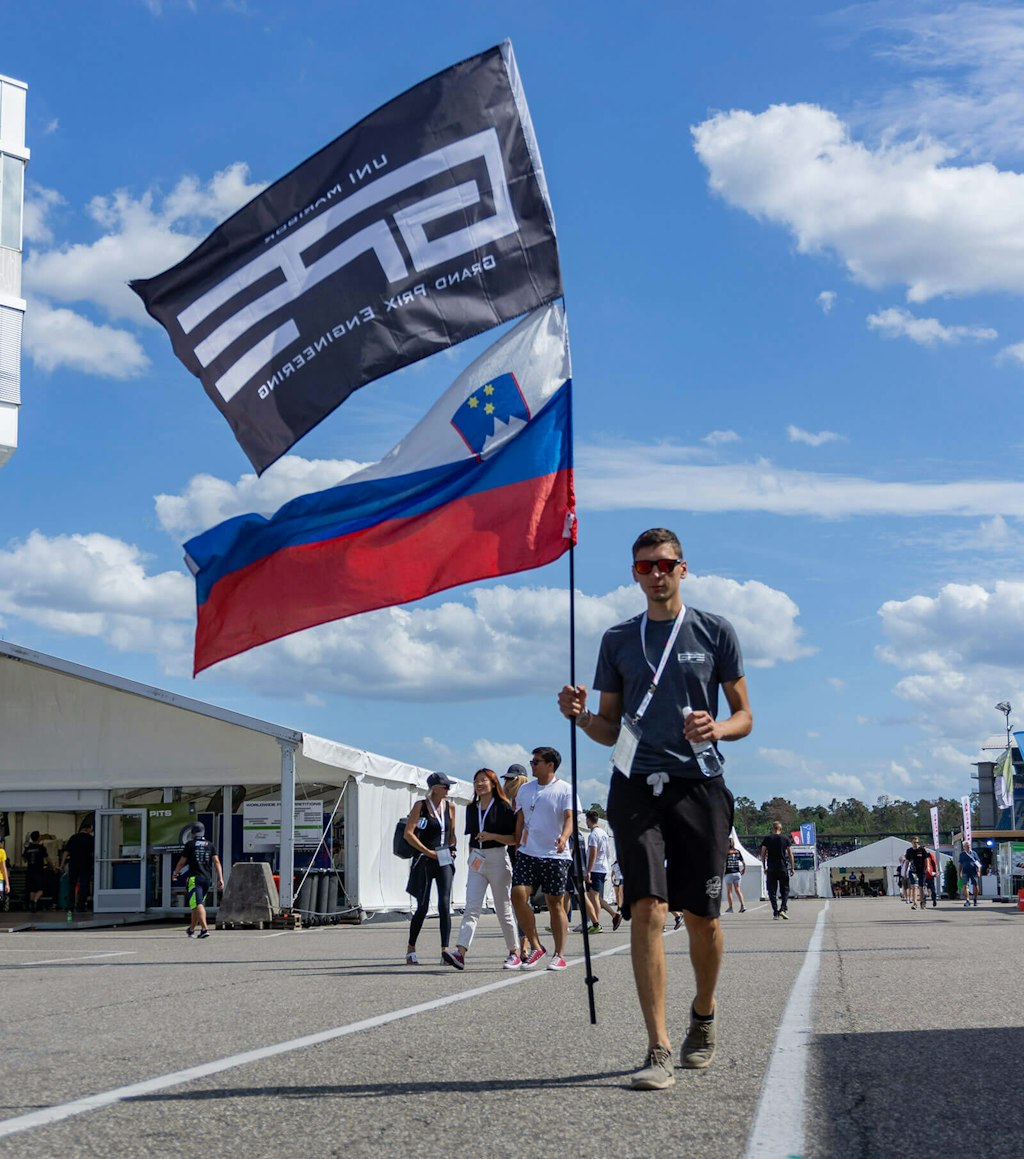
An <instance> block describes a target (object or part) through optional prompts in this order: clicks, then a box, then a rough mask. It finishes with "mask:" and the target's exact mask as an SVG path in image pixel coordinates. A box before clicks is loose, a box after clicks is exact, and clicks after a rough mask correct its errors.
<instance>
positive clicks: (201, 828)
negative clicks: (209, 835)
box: [192, 821, 206, 837]
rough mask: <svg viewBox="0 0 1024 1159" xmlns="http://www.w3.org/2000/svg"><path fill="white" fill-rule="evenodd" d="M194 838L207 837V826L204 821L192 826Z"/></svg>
mask: <svg viewBox="0 0 1024 1159" xmlns="http://www.w3.org/2000/svg"><path fill="white" fill-rule="evenodd" d="M192 836H193V837H205V836H206V826H205V825H204V824H203V823H202V821H197V822H196V823H195V824H194V825H193V826H192Z"/></svg>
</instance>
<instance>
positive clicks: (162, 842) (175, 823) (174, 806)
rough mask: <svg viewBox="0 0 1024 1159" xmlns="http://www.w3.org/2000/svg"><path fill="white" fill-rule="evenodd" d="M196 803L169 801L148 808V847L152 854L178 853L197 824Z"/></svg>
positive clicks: (190, 837) (190, 838) (188, 839)
mask: <svg viewBox="0 0 1024 1159" xmlns="http://www.w3.org/2000/svg"><path fill="white" fill-rule="evenodd" d="M196 820H197V817H196V808H195V802H194V801H169V802H168V803H167V804H164V805H147V806H146V847H147V849H148V850H149V852H150V853H177V852H179V851H180V849H181V847H182V846H183V845H184V844H185V842H186V841H191V840H192V834H191V832H190V830H191V828H192V826H193V825H194V824H195V823H196Z"/></svg>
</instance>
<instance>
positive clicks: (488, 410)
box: [484, 402, 494, 415]
mask: <svg viewBox="0 0 1024 1159" xmlns="http://www.w3.org/2000/svg"><path fill="white" fill-rule="evenodd" d="M484 414H488V415H492V414H494V403H493V402H489V403H487V404H486V406H485V407H484Z"/></svg>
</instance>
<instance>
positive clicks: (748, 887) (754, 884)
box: [730, 828, 768, 901]
mask: <svg viewBox="0 0 1024 1159" xmlns="http://www.w3.org/2000/svg"><path fill="white" fill-rule="evenodd" d="M730 837H731V838H732V839H733V841H734V842H735V843H736V848H737V849H738V850H739V851H740V853H742V854H743V864H744V865H745V866H746V867H747V870H746V873H744V874H743V878H742V881H741V883H740V889H742V890H743V896H744V897H747V898H751V897H758V898H760V899H761V900H762V901H763V900H764V898H766V897H767V896H768V890H767V888H766V887H765V883H764V866H763V865H762V864H761V862H760V860H759V859H758V858H756V857H755V856H754V855H753V853H751V852H750V850H749V849H748V848H747V847H746V846H745V845H744V844H743V842H742V841H741V840H740V839H739V834H738V833H737V832H736V830H735V828H734V829H733V831H732V833H731V834H730Z"/></svg>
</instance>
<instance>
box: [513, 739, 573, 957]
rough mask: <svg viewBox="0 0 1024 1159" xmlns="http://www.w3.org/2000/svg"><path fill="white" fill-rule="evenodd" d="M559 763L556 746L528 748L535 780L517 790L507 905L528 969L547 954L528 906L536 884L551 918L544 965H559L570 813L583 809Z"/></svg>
mask: <svg viewBox="0 0 1024 1159" xmlns="http://www.w3.org/2000/svg"><path fill="white" fill-rule="evenodd" d="M561 763H562V757H561V754H560V753H559V752H558V750H557V749H553V748H550V747H549V746H547V745H545V746H543V747H541V748H536V749H534V750H533V757H532V759H531V760H530V768H531V769H533V777H534V779H533V780H532V781H530V782H529V784H526V785H523V787H522V788H521V789H520V790H519V792H518V794H517V795H516V844H517V846H518V852H517V853H516V867H515V870H514V871H513V875H512V904H513V905H514V906H515V911H516V918H517V919H518V921H519V928H520V929H521V930H522V931H523V933H524V934H525V935H526V938H527V941H528V942H529V943H530V952H529V953H528V954H527V955H526V957H525V958H524V959H523V969H524V970H532V969H534V968H535V967H536V966H538V965H539V964H540V962H541V959H542V958H543V957H544V956H545V955H546V954H547V949H546V947H544V946H542V945H541V944H540V940H539V939H538V937H537V918H536V915H535V914H534V912H533V907H532V906H531V905H530V898H531V897H532V896H533V891H534V890H535V889H536V888H537V886H540V888H541V889H542V890H543V891H544V898H545V900H546V901H547V906H548V917H549V918H550V919H551V937H552V939H553V940H554V950H555V952H554V954H553V956H552V958H551V961H550V962H549V963H548V969H549V970H564V969H565V968H566V965H567V963H566V960H565V957H564V952H565V940H566V936H567V934H568V932H569V919H568V916H567V915H566V912H565V906H564V903H563V900H562V899H563V898H564V896H565V891H566V887H567V885H568V881H569V859H570V857H571V856H572V854H571V849H572V815H573V811H574V810H575V811H576V812H577V813H580V812H582V811H583V810H582V808H581V806H580V803H579V801H578V800H576V801H574V800H573V795H572V786H571V785H570V784H569V782H568V781H562V780H559V778H558V777H556V776H555V773H556V772H557V770H558V766H559V765H560V764H561Z"/></svg>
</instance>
